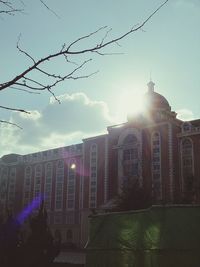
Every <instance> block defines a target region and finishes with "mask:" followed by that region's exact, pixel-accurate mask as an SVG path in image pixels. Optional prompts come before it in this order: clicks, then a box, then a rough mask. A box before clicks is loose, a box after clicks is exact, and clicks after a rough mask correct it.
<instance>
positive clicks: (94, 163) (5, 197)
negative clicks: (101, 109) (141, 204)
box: [0, 82, 200, 246]
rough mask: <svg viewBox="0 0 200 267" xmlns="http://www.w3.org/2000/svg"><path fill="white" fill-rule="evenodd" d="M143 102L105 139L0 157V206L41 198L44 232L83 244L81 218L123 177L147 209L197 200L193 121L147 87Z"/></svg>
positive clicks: (199, 170) (199, 172)
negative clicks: (145, 198)
mask: <svg viewBox="0 0 200 267" xmlns="http://www.w3.org/2000/svg"><path fill="white" fill-rule="evenodd" d="M144 99H145V106H146V110H145V111H144V112H143V113H141V114H140V115H137V116H136V115H135V116H128V119H127V122H125V123H123V124H120V125H114V126H109V127H108V128H107V134H104V135H100V136H95V137H91V138H87V139H83V142H82V143H81V144H77V145H71V146H66V147H61V148H56V149H51V150H48V151H42V152H38V153H34V154H28V155H23V156H21V155H15V154H10V155H6V156H3V157H2V158H1V161H0V209H1V210H4V209H5V208H9V209H11V210H13V213H14V214H18V213H19V212H20V211H21V210H23V208H24V207H26V206H27V205H29V204H30V203H31V201H32V200H33V199H34V198H36V197H38V196H42V197H43V198H44V202H45V207H46V210H47V212H48V220H49V224H50V226H51V229H52V231H53V232H54V233H55V234H56V233H58V232H60V233H61V235H62V242H63V243H65V242H66V243H75V244H76V245H78V246H84V245H85V243H86V241H87V236H88V232H87V227H88V225H87V218H88V215H89V214H90V213H91V211H93V210H95V209H99V208H102V206H105V205H106V203H108V202H109V201H110V200H111V199H113V198H114V197H115V196H116V195H117V194H118V193H120V192H121V188H122V186H123V185H124V184H128V181H129V180H130V179H133V180H134V179H138V181H139V184H140V186H141V187H143V188H144V190H145V192H146V193H147V194H148V195H151V198H152V202H153V204H162V203H168V204H173V203H183V202H184V201H185V202H190V203H200V191H199V190H200V189H199V188H200V167H199V166H200V165H199V162H200V119H199V120H194V121H188V122H183V121H181V120H179V119H177V118H176V113H175V112H173V111H171V107H170V105H169V103H168V101H167V100H166V99H165V98H164V97H163V96H162V95H160V94H158V93H156V92H155V90H154V83H153V82H149V83H148V91H147V93H146V94H145V97H144ZM136 101H137V100H136ZM133 102H134V101H133ZM97 123H98V122H97Z"/></svg>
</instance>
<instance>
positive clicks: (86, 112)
mask: <svg viewBox="0 0 200 267" xmlns="http://www.w3.org/2000/svg"><path fill="white" fill-rule="evenodd" d="M58 98H59V99H60V100H61V104H58V102H57V101H55V99H53V98H51V99H50V102H49V105H48V106H46V107H45V109H44V110H42V111H41V112H39V111H37V110H34V111H32V112H31V114H30V115H27V114H23V113H16V112H14V113H13V114H12V117H11V118H10V121H12V122H13V123H16V124H18V125H20V126H21V127H23V130H20V129H18V128H16V127H13V126H10V125H1V133H0V137H1V141H0V145H1V151H0V154H1V155H4V154H7V153H19V154H26V153H32V152H35V151H39V150H45V149H49V148H55V147H59V146H64V145H68V144H73V143H77V142H81V139H82V138H85V137H88V136H93V135H98V134H101V133H103V132H105V131H106V127H107V126H109V125H111V124H113V123H115V122H114V121H113V120H112V118H111V117H110V115H109V109H108V107H107V104H106V103H105V102H102V101H94V100H91V99H90V98H89V97H88V96H87V95H85V94H84V93H75V94H72V95H69V94H64V95H61V96H58Z"/></svg>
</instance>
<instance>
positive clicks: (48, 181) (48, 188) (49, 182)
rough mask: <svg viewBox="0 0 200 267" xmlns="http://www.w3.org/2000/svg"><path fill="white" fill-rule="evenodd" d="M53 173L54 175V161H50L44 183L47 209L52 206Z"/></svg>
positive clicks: (47, 164)
mask: <svg viewBox="0 0 200 267" xmlns="http://www.w3.org/2000/svg"><path fill="white" fill-rule="evenodd" d="M52 175H53V166H52V162H48V163H46V165H45V184H44V199H45V207H46V209H47V210H49V209H50V208H51V191H52Z"/></svg>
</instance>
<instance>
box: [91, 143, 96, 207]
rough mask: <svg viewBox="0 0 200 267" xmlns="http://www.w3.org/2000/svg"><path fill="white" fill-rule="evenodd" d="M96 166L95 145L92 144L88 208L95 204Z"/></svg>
mask: <svg viewBox="0 0 200 267" xmlns="http://www.w3.org/2000/svg"><path fill="white" fill-rule="evenodd" d="M97 167H98V165H97V145H96V144H92V145H91V147H90V195H89V207H90V208H96V206H97Z"/></svg>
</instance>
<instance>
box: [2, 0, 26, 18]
mask: <svg viewBox="0 0 200 267" xmlns="http://www.w3.org/2000/svg"><path fill="white" fill-rule="evenodd" d="M17 12H23V9H21V8H16V7H15V6H14V4H13V3H12V2H10V1H8V0H0V14H6V15H12V16H14V15H15V13H17Z"/></svg>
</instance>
